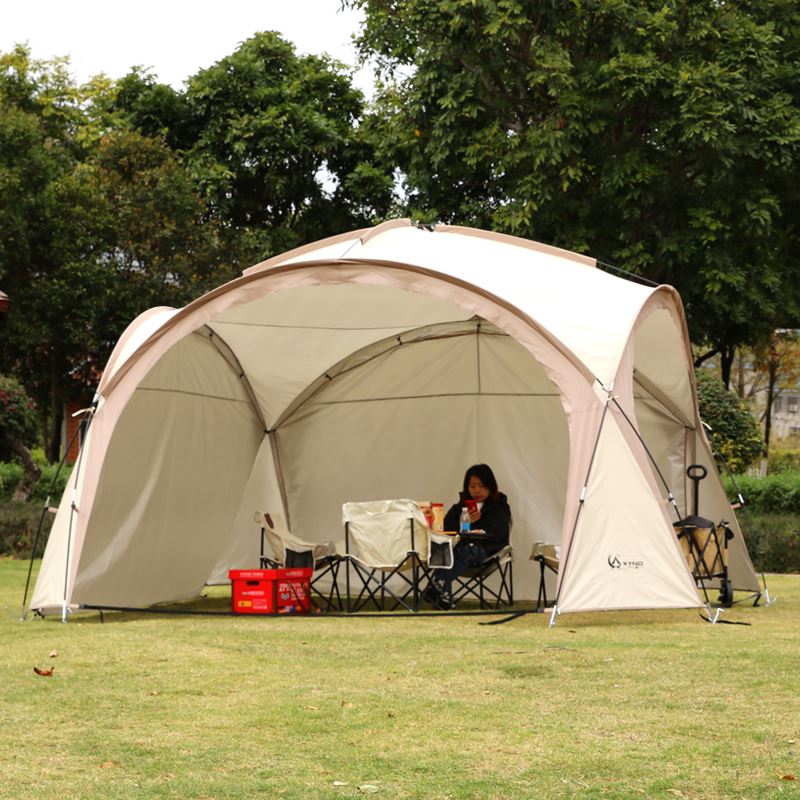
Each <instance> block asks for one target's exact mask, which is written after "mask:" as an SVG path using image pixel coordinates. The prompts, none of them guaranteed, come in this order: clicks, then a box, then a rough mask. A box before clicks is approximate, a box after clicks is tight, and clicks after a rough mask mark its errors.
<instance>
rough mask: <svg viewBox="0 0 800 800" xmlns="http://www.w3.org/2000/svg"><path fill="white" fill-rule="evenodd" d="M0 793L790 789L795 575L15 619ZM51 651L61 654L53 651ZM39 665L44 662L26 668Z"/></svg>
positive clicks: (6, 594) (797, 679)
mask: <svg viewBox="0 0 800 800" xmlns="http://www.w3.org/2000/svg"><path fill="white" fill-rule="evenodd" d="M25 569H26V565H25V564H24V563H23V562H19V561H12V560H3V561H0V599H1V600H2V605H4V606H5V607H6V614H5V615H4V616H3V618H2V620H1V621H0V626H1V627H0V631H1V634H0V641H2V649H1V650H0V668H1V669H2V674H3V677H4V679H3V684H2V688H0V763H2V765H3V767H2V775H0V797H2V798H14V800H28V799H31V800H32V799H33V798H36V800H47V799H48V798H54V799H55V798H59V800H62V799H63V798H181V800H183V799H184V798H192V799H193V800H207V799H208V798H214V799H215V800H222V799H223V798H259V797H275V796H278V797H288V798H354V797H363V796H365V795H374V796H376V797H386V798H434V799H438V800H443V799H444V798H543V799H544V800H548V799H549V798H578V797H580V798H635V797H648V798H665V800H672V799H673V798H676V797H679V798H680V797H684V798H698V799H699V798H703V800H717V799H718V798H748V800H754V799H757V798H775V797H786V798H788V797H800V790H799V789H798V787H800V781H792V780H789V779H788V778H789V776H797V777H798V778H800V763H798V761H799V758H800V700H798V688H799V687H800V647H799V645H800V626H798V622H799V621H800V615H798V609H800V576H796V575H782V576H771V578H770V590H771V592H772V593H773V594H777V595H779V601H778V603H777V604H776V605H774V606H773V607H771V608H751V607H748V606H737V607H735V608H734V609H732V610H730V611H728V612H726V613H725V614H723V619H724V618H728V619H730V620H738V621H743V622H749V623H751V625H750V626H734V625H715V626H711V625H708V624H707V623H705V622H703V621H702V620H701V619H700V617H699V615H698V613H697V611H664V612H630V613H604V614H586V615H569V616H562V617H561V618H560V619H559V621H558V625H557V626H556V628H554V629H548V628H547V622H548V619H547V618H546V617H545V616H544V615H529V616H525V617H522V618H519V619H516V620H514V621H512V622H509V623H507V624H503V625H496V626H485V625H480V624H479V622H480V621H485V620H483V619H482V618H480V617H463V618H458V617H442V618H431V617H424V618H418V619H387V618H357V619H346V618H328V619H325V618H321V617H319V616H315V617H313V618H304V617H298V616H295V617H277V618H264V617H261V618H238V617H224V616H220V617H188V616H162V615H158V616H156V615H143V614H138V615H135V614H107V615H106V617H105V623H104V624H101V623H100V621H99V618H98V617H97V615H86V616H78V617H75V618H73V619H72V620H71V621H70V622H69V623H68V624H66V625H64V624H62V623H60V622H58V621H56V620H52V619H48V620H29V621H27V622H24V623H22V622H20V621H19V616H20V602H21V599H22V591H23V586H24V580H25ZM51 651H56V652H57V653H58V655H57V656H56V657H50V653H51ZM34 666H38V667H51V666H54V667H55V674H54V675H53V677H50V678H45V677H39V676H37V675H36V674H34V671H33V667H34Z"/></svg>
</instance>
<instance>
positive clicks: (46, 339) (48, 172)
mask: <svg viewBox="0 0 800 800" xmlns="http://www.w3.org/2000/svg"><path fill="white" fill-rule="evenodd" d="M12 55H13V58H11V57H8V58H6V57H4V61H2V62H0V63H4V64H6V65H7V68H6V71H5V73H2V74H0V78H2V80H0V132H2V131H7V132H9V133H10V134H13V135H9V136H7V137H0V139H2V141H0V184H3V185H4V187H5V188H7V189H8V191H7V192H6V193H4V197H3V202H2V203H0V231H2V232H3V233H7V236H4V237H0V239H3V240H4V241H5V242H9V241H10V242H11V243H12V244H13V246H9V247H6V248H5V249H2V250H0V275H2V276H3V283H4V288H7V289H8V291H9V293H11V294H12V295H13V297H14V313H13V314H12V315H11V316H10V318H9V319H8V321H7V323H6V324H5V325H4V326H3V329H2V331H0V337H2V338H0V342H2V348H1V349H0V362H1V363H0V368H2V369H4V370H6V371H8V372H14V373H15V374H17V375H20V376H24V378H25V383H26V385H27V388H28V389H29V390H30V391H31V393H32V394H33V396H34V397H35V398H36V400H37V403H38V405H39V408H40V409H41V410H42V412H43V416H44V417H45V419H46V421H47V422H48V423H49V424H48V425H47V436H46V438H47V451H48V455H49V457H50V458H51V459H54V460H56V459H57V458H58V451H59V448H60V428H61V416H62V409H63V405H64V403H65V402H66V401H67V400H70V399H75V398H76V397H77V398H78V399H80V398H81V397H83V396H85V395H86V394H89V395H91V393H92V391H93V388H94V386H95V385H96V383H97V381H98V379H99V376H100V373H101V371H102V368H103V365H104V364H105V362H106V360H107V358H108V355H109V354H110V351H111V348H112V347H113V345H114V343H115V342H116V340H117V338H118V337H119V335H120V333H121V332H122V331H123V330H124V328H125V326H126V325H127V324H128V323H129V322H130V321H131V319H133V318H134V317H135V316H136V315H137V314H139V313H140V312H141V311H143V310H145V309H146V308H149V307H151V306H154V305H177V306H180V305H183V304H185V303H186V302H188V301H189V300H190V299H192V298H194V297H195V296H197V295H198V294H201V293H202V292H204V291H206V290H207V289H209V288H211V287H212V286H214V285H216V284H217V283H219V282H220V281H221V280H225V279H227V278H229V277H231V276H232V275H233V274H235V271H234V270H233V269H232V268H231V267H230V261H227V260H225V259H223V258H221V246H220V243H219V236H218V233H217V231H218V229H217V225H216V223H215V221H213V220H211V221H207V220H205V219H204V215H205V204H204V203H203V201H202V199H201V198H200V196H199V195H198V194H197V192H196V191H195V189H194V183H193V181H192V180H191V178H190V176H189V174H188V172H187V170H186V168H185V167H184V166H183V165H182V164H181V163H180V160H179V159H178V157H177V155H176V154H175V153H174V152H173V151H172V150H171V149H170V148H169V147H167V146H166V144H165V143H164V142H163V141H162V139H161V137H160V136H159V137H157V138H153V137H147V136H143V135H142V134H139V133H137V132H135V131H131V130H128V129H127V128H126V126H122V127H123V129H122V130H119V129H115V127H116V128H119V127H120V120H119V118H118V116H117V115H116V114H115V113H114V112H113V109H111V103H110V96H113V92H114V87H113V86H110V85H108V84H104V83H103V82H95V83H93V84H91V85H89V86H87V87H81V89H78V88H77V87H75V86H74V85H73V84H71V83H70V81H69V80H68V79H65V78H64V76H63V74H62V72H61V62H42V63H39V62H32V61H30V59H29V58H28V54H27V51H25V50H24V49H18V50H16V51H15V52H14V54H12ZM110 109H111V110H110ZM54 117H56V118H59V119H61V120H62V124H60V125H55V124H54V123H53V118H54Z"/></svg>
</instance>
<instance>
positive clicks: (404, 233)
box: [100, 219, 674, 392]
mask: <svg viewBox="0 0 800 800" xmlns="http://www.w3.org/2000/svg"><path fill="white" fill-rule="evenodd" d="M595 264H596V262H595V260H594V259H592V258H589V257H587V256H582V255H579V254H576V253H571V252H569V251H566V250H560V249H558V248H554V247H550V246H547V245H541V244H538V243H535V242H530V241H527V240H523V239H518V238H516V237H512V236H506V235H502V234H494V233H489V232H486V231H480V230H476V229H472V228H463V227H456V226H448V225H437V226H429V227H420V226H416V225H413V224H412V223H411V222H410V221H409V220H406V219H403V220H392V221H390V222H386V223H384V224H383V225H379V226H377V227H376V228H369V229H365V230H358V231H353V232H350V233H346V234H341V235H339V236H334V237H331V238H329V239H324V240H322V241H320V242H316V243H314V244H311V245H306V246H304V247H301V248H298V249H296V250H292V251H290V252H288V253H285V254H282V255H280V256H277V257H275V258H272V259H270V260H268V261H265V262H263V263H261V264H257V265H256V266H254V267H251V268H249V269H247V270H245V271H244V273H243V276H242V277H241V278H238V279H236V280H234V281H233V282H231V283H229V284H225V285H224V286H221V287H219V288H218V289H215V290H213V291H212V292H209V293H208V294H206V295H204V296H202V297H200V298H198V299H197V300H196V301H194V302H193V303H190V304H189V305H188V306H186V307H185V308H184V309H180V310H179V311H174V310H172V309H164V308H161V309H151V310H150V311H148V312H145V314H143V315H142V316H141V317H139V318H138V319H137V320H135V321H134V323H132V325H131V326H130V328H129V329H128V331H126V334H125V335H124V336H123V339H122V340H121V342H120V344H119V345H118V347H117V349H116V350H115V352H114V354H113V355H112V359H111V363H110V365H109V366H110V368H109V369H107V370H106V374H105V375H104V377H103V380H102V382H101V386H100V390H101V392H103V390H104V389H105V388H106V387H108V385H109V384H110V383H113V382H114V380H113V379H114V377H115V375H116V372H117V370H118V369H119V367H120V366H121V365H122V364H123V363H124V362H125V361H126V359H128V358H129V357H131V356H133V355H134V354H135V353H136V352H137V349H138V347H139V345H141V344H143V343H144V344H149V342H150V340H151V339H152V338H157V337H154V336H153V334H155V333H158V334H161V333H164V332H165V331H166V330H167V329H169V328H170V327H171V326H172V325H174V324H179V323H180V322H181V320H183V319H184V318H185V317H186V316H187V315H188V314H192V313H193V312H195V311H196V310H197V309H198V307H200V306H203V305H207V304H209V303H213V301H214V300H216V299H217V298H219V297H220V295H224V294H227V293H229V292H231V290H233V289H235V288H238V287H242V286H243V285H244V284H246V283H249V282H251V281H258V280H260V279H261V278H263V277H265V276H266V275H274V274H276V273H281V272H285V271H290V270H297V269H308V268H313V267H315V266H319V267H320V268H323V267H331V266H339V267H341V268H342V269H343V270H344V269H346V268H351V269H352V268H354V267H360V268H366V269H368V268H369V267H370V266H373V267H383V268H394V269H399V270H403V271H406V272H408V271H412V272H419V273H420V282H419V287H421V288H422V289H423V291H424V287H425V278H424V275H425V274H435V275H436V276H437V277H438V278H440V279H444V280H446V281H448V282H450V283H451V284H453V285H454V286H456V287H460V288H469V289H472V290H475V291H476V292H477V293H478V294H480V295H482V296H484V297H486V298H489V299H491V300H494V301H495V302H499V303H500V304H501V305H503V306H505V307H506V308H507V309H508V310H510V311H512V312H514V313H515V314H517V315H518V316H521V317H523V318H525V319H526V321H528V322H531V321H535V326H536V328H537V329H538V330H539V331H540V332H541V333H543V334H544V335H545V337H546V338H548V339H549V340H550V341H551V342H552V343H553V344H554V345H555V346H556V347H557V348H558V349H560V350H561V351H562V352H563V353H564V354H565V355H567V356H568V357H569V359H570V360H571V361H572V362H573V363H574V364H575V366H577V367H578V368H579V369H581V371H583V372H584V373H585V374H586V375H587V376H591V377H593V378H597V379H598V380H600V381H601V382H602V383H603V384H604V385H606V386H609V385H611V384H612V383H613V380H614V376H615V375H616V372H617V369H618V367H619V364H620V359H621V358H622V355H623V353H624V350H625V347H626V344H627V343H628V341H629V339H630V336H631V332H632V330H633V328H634V327H635V325H636V323H637V320H638V318H639V316H640V314H641V312H642V309H643V307H644V306H645V304H646V303H648V301H649V300H650V299H652V296H653V295H654V294H659V293H672V292H674V290H672V289H671V288H670V287H667V286H662V287H658V288H657V289H653V288H650V287H646V286H641V285H639V284H636V283H634V282H632V281H628V280H624V279H621V278H617V277H615V276H613V275H609V274H608V273H605V272H603V271H601V270H598V269H596V267H595ZM209 312H211V309H209ZM468 316H469V314H468V313H466V314H465V317H464V318H467V317H468ZM211 318H218V317H215V316H214V312H211V315H210V316H209V319H211ZM436 321H437V320H436V319H420V320H419V324H429V323H431V322H436ZM388 327H391V326H387V328H388ZM399 327H406V328H407V329H408V328H410V327H411V326H399ZM320 356H321V358H322V357H323V354H322V353H321V354H320ZM326 366H327V365H326V364H323V363H322V362H320V365H319V367H320V369H319V370H318V371H317V374H320V373H321V372H322V371H323V370H324V369H325V367H326ZM312 371H313V370H312Z"/></svg>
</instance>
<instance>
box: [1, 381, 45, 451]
mask: <svg viewBox="0 0 800 800" xmlns="http://www.w3.org/2000/svg"><path fill="white" fill-rule="evenodd" d="M35 411H36V409H35V406H34V404H33V401H32V400H31V399H30V397H28V395H27V393H26V392H25V389H24V387H23V386H22V384H21V383H20V382H19V381H18V380H16V379H15V378H10V377H8V376H6V375H0V443H1V442H6V443H7V444H8V443H11V442H13V441H20V442H22V443H23V444H31V443H32V442H33V440H34V438H35V436H36V416H35Z"/></svg>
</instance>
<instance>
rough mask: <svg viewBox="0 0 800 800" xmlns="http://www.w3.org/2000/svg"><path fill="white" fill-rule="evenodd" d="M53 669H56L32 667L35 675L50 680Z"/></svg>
mask: <svg viewBox="0 0 800 800" xmlns="http://www.w3.org/2000/svg"><path fill="white" fill-rule="evenodd" d="M55 669H56V668H55V667H50V669H39V667H34V668H33V671H34V672H35V673H36V674H37V675H42V676H43V677H45V678H52V677H53V672H55Z"/></svg>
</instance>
